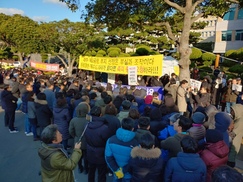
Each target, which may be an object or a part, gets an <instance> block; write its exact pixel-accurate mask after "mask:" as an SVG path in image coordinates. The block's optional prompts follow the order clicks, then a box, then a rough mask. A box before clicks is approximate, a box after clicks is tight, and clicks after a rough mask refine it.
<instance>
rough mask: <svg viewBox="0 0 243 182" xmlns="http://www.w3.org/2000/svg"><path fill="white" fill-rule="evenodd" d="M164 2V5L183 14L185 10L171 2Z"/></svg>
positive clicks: (165, 0)
mask: <svg viewBox="0 0 243 182" xmlns="http://www.w3.org/2000/svg"><path fill="white" fill-rule="evenodd" d="M164 2H165V3H166V4H168V5H169V6H171V7H173V8H175V9H177V10H178V11H180V12H181V13H183V14H184V13H185V8H183V7H181V6H179V5H178V4H177V3H174V2H171V1H170V0H164Z"/></svg>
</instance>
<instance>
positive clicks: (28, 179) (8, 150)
mask: <svg viewBox="0 0 243 182" xmlns="http://www.w3.org/2000/svg"><path fill="white" fill-rule="evenodd" d="M3 116H4V113H3V111H2V110H1V109H0V145H1V147H0V182H41V176H40V175H39V171H40V159H39V157H38V154H37V151H38V148H39V146H40V142H39V141H36V142H34V141H33V137H32V136H30V137H26V136H25V134H24V115H23V114H22V113H21V112H16V121H15V126H16V127H18V129H19V133H15V134H10V133H9V131H8V128H6V127H5V126H4V120H3ZM237 168H238V169H239V171H241V172H242V173H243V147H242V148H241V151H240V154H239V156H238V160H237ZM75 178H76V181H78V182H81V181H82V182H87V181H88V180H87V175H84V174H79V173H78V170H77V168H76V169H75ZM111 181H112V177H107V182H111Z"/></svg>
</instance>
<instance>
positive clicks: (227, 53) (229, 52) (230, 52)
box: [224, 50, 236, 58]
mask: <svg viewBox="0 0 243 182" xmlns="http://www.w3.org/2000/svg"><path fill="white" fill-rule="evenodd" d="M234 54H236V50H228V51H226V52H225V54H224V56H225V57H228V58H232V56H233V55H234Z"/></svg>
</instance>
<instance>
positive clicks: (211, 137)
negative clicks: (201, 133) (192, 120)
mask: <svg viewBox="0 0 243 182" xmlns="http://www.w3.org/2000/svg"><path fill="white" fill-rule="evenodd" d="M205 138H206V145H205V149H204V150H203V151H201V152H200V156H201V158H202V160H203V161H204V163H205V164H206V166H207V181H211V175H212V172H213V171H214V170H215V169H216V168H218V167H219V166H222V165H226V163H227V161H228V153H229V147H228V146H227V145H226V143H225V142H224V140H223V134H222V133H221V132H220V131H218V130H215V129H208V130H207V132H206V137H205Z"/></svg>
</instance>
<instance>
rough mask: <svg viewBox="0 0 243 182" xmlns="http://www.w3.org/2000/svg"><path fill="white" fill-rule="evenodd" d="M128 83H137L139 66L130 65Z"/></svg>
mask: <svg viewBox="0 0 243 182" xmlns="http://www.w3.org/2000/svg"><path fill="white" fill-rule="evenodd" d="M127 69H128V85H137V66H128V68H127Z"/></svg>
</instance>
